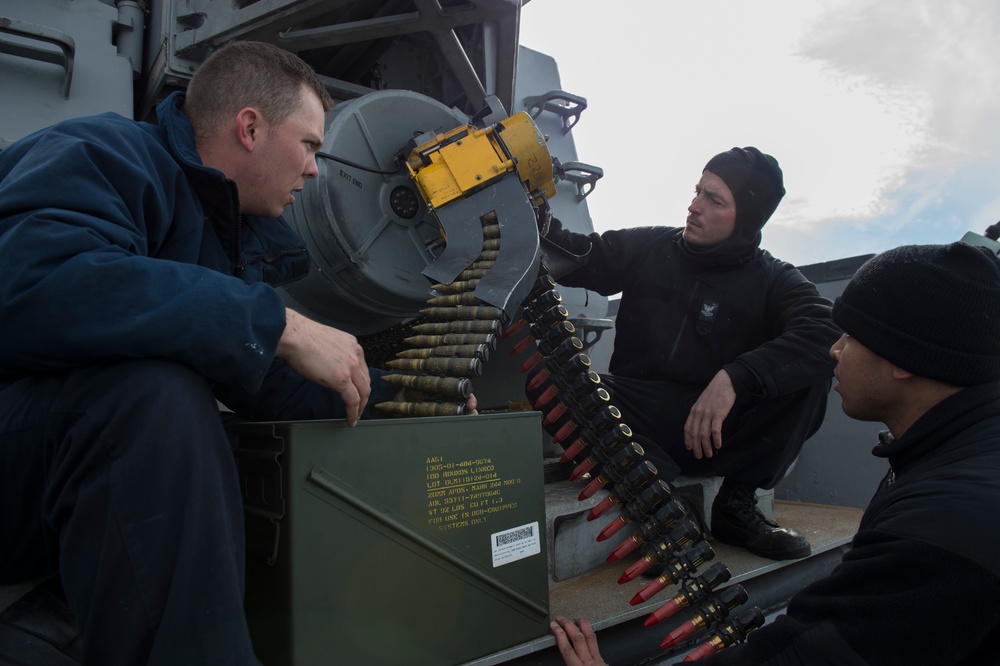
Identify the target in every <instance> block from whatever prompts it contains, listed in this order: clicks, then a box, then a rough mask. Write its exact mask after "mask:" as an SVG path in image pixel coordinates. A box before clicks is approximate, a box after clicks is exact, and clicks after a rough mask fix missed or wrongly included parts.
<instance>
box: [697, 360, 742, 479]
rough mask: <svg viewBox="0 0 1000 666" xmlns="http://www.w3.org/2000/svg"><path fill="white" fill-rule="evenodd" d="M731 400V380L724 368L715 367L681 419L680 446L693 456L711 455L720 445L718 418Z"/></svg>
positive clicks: (726, 412) (723, 415)
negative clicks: (683, 419)
mask: <svg viewBox="0 0 1000 666" xmlns="http://www.w3.org/2000/svg"><path fill="white" fill-rule="evenodd" d="M735 403H736V390H735V389H733V380H732V379H730V377H729V373H727V372H726V371H725V370H719V371H718V372H717V373H716V374H715V377H713V378H712V381H710V382H709V383H708V386H706V387H705V390H704V391H702V392H701V395H700V396H698V400H697V401H696V402H695V403H694V406H692V407H691V413H690V414H688V417H687V421H686V422H685V423H684V446H685V448H687V450H688V451H692V452H693V453H694V457H695V458H697V459H698V460H701V458H702V457H703V456H704V457H705V458H711V457H712V455H713V453H714V449H721V448H722V422H723V421H725V420H726V417H727V416H729V412H730V410H731V409H732V408H733V404H735Z"/></svg>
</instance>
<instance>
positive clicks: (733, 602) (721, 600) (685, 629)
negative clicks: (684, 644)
mask: <svg viewBox="0 0 1000 666" xmlns="http://www.w3.org/2000/svg"><path fill="white" fill-rule="evenodd" d="M747 598H748V597H747V591H746V590H745V589H744V588H743V586H742V585H730V586H729V587H727V588H725V589H724V590H722V592H720V593H719V594H718V597H717V598H716V599H713V600H712V601H709V602H708V603H706V604H704V605H702V606H700V607H699V608H698V610H697V611H695V614H694V615H693V616H692V617H691V619H690V620H688V621H687V622H685V623H683V624H681V626H679V627H677V628H676V629H674V630H673V631H671V632H670V633H669V634H667V637H666V638H664V639H663V642H662V643H660V649H661V650H663V649H666V648H668V647H671V646H674V645H677V644H678V643H680V642H681V641H683V640H684V639H686V638H688V637H689V636H691V635H693V634H694V633H695V632H696V631H698V630H699V629H704V628H705V627H709V626H711V625H713V624H720V625H721V624H722V623H723V622H725V620H726V618H728V617H729V613H730V612H732V610H733V609H734V608H736V607H737V606H739V605H740V604H742V603H743V602H745V601H746V600H747Z"/></svg>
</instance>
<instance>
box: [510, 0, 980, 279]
mask: <svg viewBox="0 0 1000 666" xmlns="http://www.w3.org/2000/svg"><path fill="white" fill-rule="evenodd" d="M520 31H521V32H520V35H521V44H522V45H524V46H526V47H528V48H531V49H533V50H536V51H540V52H542V53H546V54H548V55H550V56H552V57H553V58H555V59H556V61H557V63H558V65H559V71H560V77H561V80H562V81H561V85H562V88H563V89H564V90H566V91H568V92H571V93H573V94H576V95H580V96H581V97H584V98H586V99H587V103H588V106H587V109H586V110H585V111H584V112H583V114H582V116H581V119H580V121H579V124H578V125H577V126H576V127H575V128H574V129H573V135H574V137H575V143H576V148H577V153H578V158H579V160H580V161H582V162H584V163H588V164H593V165H596V166H599V167H601V168H602V169H604V174H605V175H604V178H603V179H601V181H599V182H598V183H597V187H596V188H595V190H594V192H593V193H592V194H591V195H590V196H589V197H588V199H587V202H588V204H589V208H590V214H591V217H592V218H593V221H594V227H595V229H596V230H597V231H605V230H607V229H613V228H621V227H626V226H640V225H648V224H664V225H670V226H680V225H682V224H683V223H684V216H685V214H686V209H687V205H688V203H689V201H690V199H691V195H692V193H693V190H694V184H695V183H696V182H697V180H698V177H699V176H700V173H701V169H702V167H703V166H704V165H705V162H707V161H708V159H709V158H710V157H711V156H713V155H714V154H716V153H719V152H722V151H724V150H728V149H729V148H731V147H733V146H749V145H752V146H756V147H758V148H760V149H761V150H763V151H764V152H767V153H770V154H772V155H774V156H775V157H776V158H777V159H778V161H779V162H780V164H781V166H782V169H783V171H784V175H785V189H786V191H787V194H786V195H785V198H784V200H783V201H782V203H781V205H780V206H779V208H778V210H777V212H776V213H775V214H774V216H773V217H772V218H771V221H770V222H768V224H767V226H765V227H764V242H763V246H764V247H765V248H766V249H768V250H770V251H771V252H772V253H773V254H774V255H775V256H777V257H779V258H781V259H785V260H787V261H790V262H792V263H796V264H799V265H805V264H812V263H818V262H823V261H829V260H833V259H839V258H843V257H850V256H856V255H861V254H868V253H871V252H880V251H883V250H886V249H889V248H891V247H895V246H897V245H902V244H906V243H947V242H951V241H953V240H958V239H959V238H961V237H962V235H964V234H965V232H966V231H973V232H975V233H978V234H982V233H983V232H984V231H985V229H986V227H987V226H989V225H990V224H992V223H994V222H996V221H997V220H1000V57H998V56H1000V2H998V1H997V0H953V1H951V2H945V1H943V0H879V1H878V2H872V1H870V0H761V1H760V2H753V3H751V2H746V0H715V1H708V0H705V1H697V2H696V1H692V0H621V1H616V2H612V1H609V0H530V2H528V3H527V4H526V5H525V6H524V7H523V8H522V10H521V27H520Z"/></svg>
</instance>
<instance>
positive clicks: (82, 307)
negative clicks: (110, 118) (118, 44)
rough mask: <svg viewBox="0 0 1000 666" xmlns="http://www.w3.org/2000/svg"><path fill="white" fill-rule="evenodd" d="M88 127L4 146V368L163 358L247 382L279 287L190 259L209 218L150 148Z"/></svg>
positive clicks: (267, 349) (0, 223) (274, 314)
mask: <svg viewBox="0 0 1000 666" xmlns="http://www.w3.org/2000/svg"><path fill="white" fill-rule="evenodd" d="M129 123H131V121H129ZM131 126H134V123H133V124H131ZM125 127H126V126H125V125H124V124H123V125H122V129H123V131H124V130H125ZM87 129H88V126H87V125H86V124H82V129H79V128H78V129H77V130H75V133H67V132H60V131H49V132H47V133H46V134H45V135H44V136H43V137H42V138H41V139H40V140H38V141H36V142H34V143H29V144H28V145H27V147H24V148H22V147H21V146H19V145H18V144H14V145H13V146H11V147H9V148H8V149H5V150H4V151H3V152H2V153H0V265H2V266H3V267H4V270H5V273H6V274H5V276H4V279H3V280H0V321H2V322H3V325H2V326H0V373H3V375H5V376H6V377H7V378H11V377H17V376H19V375H23V374H27V373H38V372H58V371H61V370H65V369H68V368H71V367H75V366H78V365H82V364H86V363H91V362H95V361H107V360H116V359H129V358H149V357H160V358H168V359H173V360H176V361H179V362H182V363H186V364H189V365H190V366H192V367H193V368H195V369H196V370H198V371H199V372H200V373H202V374H204V375H205V376H206V377H208V378H209V379H211V380H213V381H217V382H226V383H231V384H234V385H237V386H240V387H242V388H243V389H245V390H247V391H251V392H252V391H254V390H256V389H257V388H258V387H259V386H260V383H261V382H262V380H263V378H264V376H265V374H266V373H267V371H268V368H269V367H270V364H271V360H272V359H273V357H274V353H275V350H276V348H277V343H278V340H279V338H280V336H281V333H282V331H283V330H284V325H285V310H284V305H283V303H282V301H281V298H280V296H279V295H278V294H277V293H276V292H275V291H274V289H273V288H271V287H269V286H268V285H264V284H258V285H249V284H246V283H244V282H243V281H242V280H240V279H238V278H236V277H233V276H231V275H226V274H223V273H220V272H218V271H215V270H212V269H209V268H205V267H203V266H199V265H197V264H196V263H194V262H195V261H197V259H198V257H199V252H200V248H201V244H202V233H203V229H204V225H205V224H206V223H205V220H204V219H203V217H202V218H201V219H197V220H191V219H189V218H190V217H191V213H192V211H195V212H199V211H200V206H198V205H197V203H195V199H194V195H193V193H192V192H191V189H190V185H189V184H188V182H187V180H186V178H185V176H184V174H183V173H182V172H181V170H180V169H179V167H178V166H177V165H176V164H175V163H173V162H169V161H167V160H164V159H163V157H162V155H160V156H158V155H156V154H154V153H155V149H156V148H157V146H155V145H153V144H152V142H149V141H147V142H145V143H144V142H143V141H141V135H138V136H137V132H133V133H132V134H131V135H130V136H127V137H116V136H110V135H111V134H113V132H109V131H108V130H107V129H105V130H104V131H105V132H106V133H107V134H109V136H104V137H102V140H101V141H93V140H89V139H87V138H86V135H85V132H86V130H87ZM140 165H141V166H140ZM185 203H186V205H185ZM2 379H3V377H0V380H2Z"/></svg>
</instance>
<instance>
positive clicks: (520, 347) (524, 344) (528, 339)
mask: <svg viewBox="0 0 1000 666" xmlns="http://www.w3.org/2000/svg"><path fill="white" fill-rule="evenodd" d="M534 341H535V336H533V335H526V336H524V337H523V338H521V339H520V340H518V341H517V343H516V344H515V345H514V348H513V349H511V350H510V355H511V356H517V355H518V354H520V353H521V352H523V351H524V350H525V349H527V348H528V347H530V346H531V345H532V343H533V342H534Z"/></svg>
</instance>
